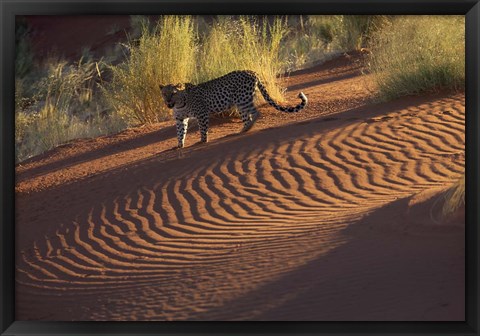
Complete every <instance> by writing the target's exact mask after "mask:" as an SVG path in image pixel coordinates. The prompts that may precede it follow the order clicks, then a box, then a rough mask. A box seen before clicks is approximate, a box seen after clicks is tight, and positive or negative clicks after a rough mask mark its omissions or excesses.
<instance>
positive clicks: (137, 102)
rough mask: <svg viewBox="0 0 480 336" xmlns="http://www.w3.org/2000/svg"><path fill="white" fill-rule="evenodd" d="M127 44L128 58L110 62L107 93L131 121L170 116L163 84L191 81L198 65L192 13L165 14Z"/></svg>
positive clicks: (119, 111) (140, 122)
mask: <svg viewBox="0 0 480 336" xmlns="http://www.w3.org/2000/svg"><path fill="white" fill-rule="evenodd" d="M124 46H125V51H126V53H128V58H127V60H126V61H125V62H123V63H121V64H119V65H109V66H108V69H109V70H110V71H111V73H112V80H111V81H110V82H108V83H105V84H104V85H103V86H102V88H103V93H104V94H105V97H106V99H107V101H108V102H109V104H110V105H111V106H112V107H113V108H114V109H115V111H117V113H118V114H119V115H120V116H122V118H124V120H125V122H127V123H128V124H130V125H135V124H145V123H154V122H158V121H162V120H165V119H168V118H169V116H170V111H169V110H168V109H167V108H166V106H165V104H164V103H163V101H162V100H161V98H160V97H161V94H160V88H159V84H167V83H177V82H186V81H190V80H191V78H192V77H193V76H194V69H195V49H196V43H195V31H194V24H193V21H192V18H191V17H190V16H169V15H167V16H164V17H162V18H161V19H160V20H159V21H158V24H157V26H156V27H155V28H154V29H153V30H152V31H151V30H150V29H149V27H148V26H146V25H144V26H143V31H142V34H141V36H140V38H139V39H138V40H131V41H129V42H128V43H127V44H125V45H124Z"/></svg>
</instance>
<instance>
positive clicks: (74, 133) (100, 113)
mask: <svg viewBox="0 0 480 336" xmlns="http://www.w3.org/2000/svg"><path fill="white" fill-rule="evenodd" d="M100 74H101V70H100V68H99V67H98V64H97V63H96V62H93V61H83V60H82V59H81V60H80V61H79V62H78V63H76V64H71V65H68V64H67V62H65V61H59V60H53V59H52V60H49V61H48V62H47V63H46V64H45V65H44V67H43V69H42V70H41V71H40V72H39V73H35V74H32V78H23V79H22V78H17V80H16V111H15V153H16V161H17V162H20V161H23V160H25V159H27V158H29V157H32V156H35V155H38V154H40V153H42V152H44V151H46V150H48V149H51V148H54V147H56V146H58V145H60V144H63V143H66V142H68V141H70V140H72V139H77V138H85V137H96V136H99V135H101V134H107V133H112V132H115V131H118V130H120V129H122V128H123V127H124V125H123V124H122V122H121V120H119V119H118V118H115V115H111V116H109V117H107V116H106V115H105V113H106V108H105V105H104V104H102V101H101V99H100V98H99V97H97V96H98V95H99V94H98V91H96V90H95V83H96V81H97V80H98V77H99V76H100ZM24 83H32V84H29V87H28V89H24V86H25V85H24Z"/></svg>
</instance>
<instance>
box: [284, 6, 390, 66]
mask: <svg viewBox="0 0 480 336" xmlns="http://www.w3.org/2000/svg"><path fill="white" fill-rule="evenodd" d="M300 17H302V16H300ZM388 20H389V18H388V17H387V16H379V15H376V16H375V15H309V16H308V17H307V18H306V19H305V20H304V19H302V21H300V24H299V25H297V26H296V27H297V29H293V31H292V33H291V34H290V35H289V37H288V39H287V42H286V45H285V48H284V50H283V52H284V53H287V54H285V56H284V57H285V58H288V59H289V64H290V67H289V70H295V69H298V68H302V67H305V66H309V65H312V64H313V63H316V62H322V61H325V60H328V59H330V58H332V57H334V56H336V55H338V54H339V53H342V52H348V51H352V50H360V49H361V48H363V47H365V46H366V45H367V44H368V41H369V40H370V37H371V35H372V34H373V33H374V32H375V31H376V30H378V29H379V28H380V27H382V25H383V24H384V22H387V21H388Z"/></svg>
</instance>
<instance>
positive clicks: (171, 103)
mask: <svg viewBox="0 0 480 336" xmlns="http://www.w3.org/2000/svg"><path fill="white" fill-rule="evenodd" d="M160 90H161V92H162V97H163V101H164V102H165V104H166V105H167V107H168V108H174V107H175V105H177V107H182V106H183V105H185V102H184V95H183V93H184V92H185V85H184V84H177V85H174V84H168V85H161V84H160ZM179 105H180V106H179Z"/></svg>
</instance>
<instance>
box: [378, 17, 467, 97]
mask: <svg viewBox="0 0 480 336" xmlns="http://www.w3.org/2000/svg"><path fill="white" fill-rule="evenodd" d="M370 48H371V49H370V50H371V60H370V63H369V70H370V71H371V72H372V73H373V74H374V79H375V82H376V85H377V87H378V92H379V94H378V98H379V99H380V100H389V99H393V98H397V97H399V96H403V95H409V94H418V93H421V92H426V91H438V90H440V89H453V90H462V89H464V87H465V20H464V17H460V16H408V17H398V18H395V19H393V20H392V21H391V22H389V23H387V24H386V25H385V27H384V28H383V29H381V30H379V31H378V32H377V33H376V34H374V36H373V40H372V42H371V44H370Z"/></svg>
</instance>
